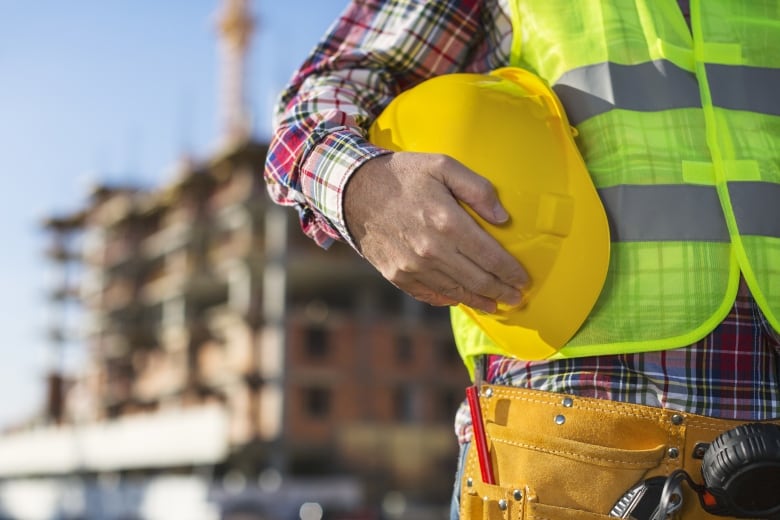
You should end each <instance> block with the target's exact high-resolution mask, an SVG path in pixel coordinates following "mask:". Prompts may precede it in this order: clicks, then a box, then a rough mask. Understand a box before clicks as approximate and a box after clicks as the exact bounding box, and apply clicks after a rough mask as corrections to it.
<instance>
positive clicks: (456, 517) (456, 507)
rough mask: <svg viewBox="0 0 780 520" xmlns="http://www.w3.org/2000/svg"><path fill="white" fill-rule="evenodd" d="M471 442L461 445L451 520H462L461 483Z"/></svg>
mask: <svg viewBox="0 0 780 520" xmlns="http://www.w3.org/2000/svg"><path fill="white" fill-rule="evenodd" d="M469 444H471V443H469V442H466V443H464V444H461V445H460V453H459V454H458V470H457V471H456V472H455V486H454V489H453V490H452V502H451V504H450V520H460V481H461V477H462V476H463V466H464V465H465V464H466V453H468V449H469Z"/></svg>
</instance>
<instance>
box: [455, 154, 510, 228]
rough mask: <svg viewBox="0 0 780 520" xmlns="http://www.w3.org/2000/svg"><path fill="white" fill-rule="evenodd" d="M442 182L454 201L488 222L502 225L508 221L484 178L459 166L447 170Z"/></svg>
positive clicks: (491, 185)
mask: <svg viewBox="0 0 780 520" xmlns="http://www.w3.org/2000/svg"><path fill="white" fill-rule="evenodd" d="M443 181H444V185H445V186H447V188H448V189H449V190H450V192H452V195H453V196H454V197H455V198H456V199H458V200H459V201H460V202H463V203H464V204H466V205H468V206H469V207H470V208H471V209H472V210H474V212H475V213H476V214H477V215H479V216H480V217H482V218H483V219H485V220H487V221H488V222H491V223H493V224H503V223H504V222H506V221H507V220H509V214H508V213H507V212H506V209H504V206H502V205H501V202H500V201H499V200H498V195H497V194H496V188H495V187H494V186H493V184H492V183H491V182H490V181H489V180H487V179H486V178H485V177H482V176H481V175H478V174H477V173H474V172H473V171H472V170H470V169H469V168H466V167H465V166H463V165H460V168H451V169H448V170H447V172H446V173H445V174H444V178H443Z"/></svg>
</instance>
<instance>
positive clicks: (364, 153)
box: [301, 128, 391, 251]
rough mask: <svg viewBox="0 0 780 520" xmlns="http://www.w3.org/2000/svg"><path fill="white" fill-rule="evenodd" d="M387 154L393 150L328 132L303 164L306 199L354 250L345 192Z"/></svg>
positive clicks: (345, 133) (346, 134)
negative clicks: (370, 163) (357, 174)
mask: <svg viewBox="0 0 780 520" xmlns="http://www.w3.org/2000/svg"><path fill="white" fill-rule="evenodd" d="M388 153H391V152H390V150H387V149H385V148H380V147H378V146H375V145H373V144H371V143H370V142H368V141H366V139H365V138H364V137H362V136H361V135H359V134H356V133H355V132H354V131H352V130H349V129H347V128H344V129H343V130H336V131H331V132H329V133H328V134H327V135H326V136H325V137H324V138H323V139H322V140H321V141H320V142H319V143H318V144H317V145H316V146H315V147H314V148H313V149H312V150H311V152H310V153H309V154H308V156H307V157H306V160H305V162H304V164H303V171H302V173H303V175H302V176H301V189H302V191H303V195H304V197H306V200H307V201H308V203H309V204H310V205H311V206H312V207H314V208H316V210H317V211H318V212H319V213H320V214H321V215H322V216H324V217H325V218H326V219H327V221H328V223H329V224H330V225H331V226H332V228H333V230H334V231H335V232H337V233H338V235H339V236H341V238H342V239H343V240H344V241H346V242H347V243H348V244H349V245H350V246H352V248H353V249H355V251H358V248H357V247H356V245H355V242H354V240H353V238H352V236H350V234H349V231H348V229H347V224H346V221H345V219H344V189H345V188H346V186H347V183H348V182H349V179H350V177H351V176H352V174H353V173H355V171H357V169H358V168H360V166H362V165H363V164H364V163H365V162H366V161H368V160H369V159H373V158H375V157H379V156H380V155H385V154H388Z"/></svg>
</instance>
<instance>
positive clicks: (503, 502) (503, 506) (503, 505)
mask: <svg viewBox="0 0 780 520" xmlns="http://www.w3.org/2000/svg"><path fill="white" fill-rule="evenodd" d="M507 507H509V504H507V503H506V500H504V499H503V498H502V499H501V500H499V501H498V508H499V509H500V510H501V511H506V508H507Z"/></svg>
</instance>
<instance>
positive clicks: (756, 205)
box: [728, 181, 780, 238]
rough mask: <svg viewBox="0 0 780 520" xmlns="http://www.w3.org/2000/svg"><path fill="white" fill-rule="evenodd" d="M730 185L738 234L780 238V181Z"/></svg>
mask: <svg viewBox="0 0 780 520" xmlns="http://www.w3.org/2000/svg"><path fill="white" fill-rule="evenodd" d="M728 186H729V198H730V199H731V205H732V207H733V208H734V216H735V217H736V219H737V226H738V227H739V233H740V234H741V235H759V236H765V237H776V238H780V184H770V183H768V182H753V181H740V182H730V183H729V184H728Z"/></svg>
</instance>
